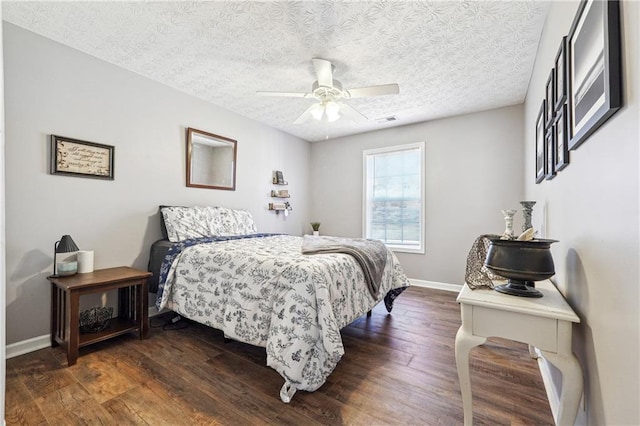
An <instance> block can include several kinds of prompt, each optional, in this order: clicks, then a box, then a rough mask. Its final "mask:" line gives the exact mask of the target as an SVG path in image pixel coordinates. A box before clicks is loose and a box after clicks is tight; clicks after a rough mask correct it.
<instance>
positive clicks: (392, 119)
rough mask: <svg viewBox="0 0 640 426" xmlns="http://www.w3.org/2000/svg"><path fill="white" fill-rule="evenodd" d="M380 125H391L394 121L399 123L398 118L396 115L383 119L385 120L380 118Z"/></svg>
mask: <svg viewBox="0 0 640 426" xmlns="http://www.w3.org/2000/svg"><path fill="white" fill-rule="evenodd" d="M377 121H378V123H381V124H383V123H390V122H392V121H398V117H396V116H395V115H392V116H390V117H383V118H378V120H377Z"/></svg>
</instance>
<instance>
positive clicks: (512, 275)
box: [484, 229, 557, 297]
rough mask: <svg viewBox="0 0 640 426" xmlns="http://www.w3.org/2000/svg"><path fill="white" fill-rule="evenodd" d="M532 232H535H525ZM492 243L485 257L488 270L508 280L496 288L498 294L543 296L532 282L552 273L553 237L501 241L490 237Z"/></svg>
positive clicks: (547, 276)
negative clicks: (549, 238) (550, 238)
mask: <svg viewBox="0 0 640 426" xmlns="http://www.w3.org/2000/svg"><path fill="white" fill-rule="evenodd" d="M527 233H529V234H531V235H533V234H534V233H535V231H534V230H533V229H531V231H527ZM489 239H490V241H491V245H490V246H489V252H488V253H487V258H486V259H485V262H484V264H485V266H486V267H487V269H489V270H490V271H492V272H493V273H495V274H498V275H500V276H502V277H505V278H507V279H508V283H507V284H504V285H499V286H496V287H495V290H496V291H498V292H500V293H505V294H510V295H513V296H521V297H542V293H541V292H540V291H538V290H536V288H535V281H541V280H546V279H547V278H551V277H552V276H553V275H554V274H555V269H554V264H553V257H552V256H551V248H550V246H551V244H552V243H555V242H557V241H556V240H548V239H532V240H529V241H522V240H504V239H502V238H489Z"/></svg>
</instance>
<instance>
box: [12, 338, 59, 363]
mask: <svg viewBox="0 0 640 426" xmlns="http://www.w3.org/2000/svg"><path fill="white" fill-rule="evenodd" d="M48 347H51V335H50V334H45V335H44V336H39V337H32V338H31V339H27V340H23V341H21V342H16V343H12V344H10V345H7V346H6V357H7V359H9V358H13V357H16V356H20V355H24V354H28V353H29V352H33V351H38V350H40V349H44V348H48Z"/></svg>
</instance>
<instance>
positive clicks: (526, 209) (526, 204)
mask: <svg viewBox="0 0 640 426" xmlns="http://www.w3.org/2000/svg"><path fill="white" fill-rule="evenodd" d="M520 204H522V215H523V216H524V223H523V224H522V232H524V231H526V230H527V229H529V228H531V227H532V226H533V225H531V213H532V211H533V206H534V205H535V204H536V202H535V201H520Z"/></svg>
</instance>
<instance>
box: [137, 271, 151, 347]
mask: <svg viewBox="0 0 640 426" xmlns="http://www.w3.org/2000/svg"><path fill="white" fill-rule="evenodd" d="M145 284H146V281H144V282H143V283H141V284H140V285H139V286H138V288H139V289H140V290H139V292H140V293H139V294H140V297H139V298H138V299H139V302H138V303H139V305H138V307H139V308H138V312H139V313H140V316H141V318H140V339H141V340H142V339H146V338H147V336H148V334H149V291H148V289H147V286H146V285H145Z"/></svg>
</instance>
